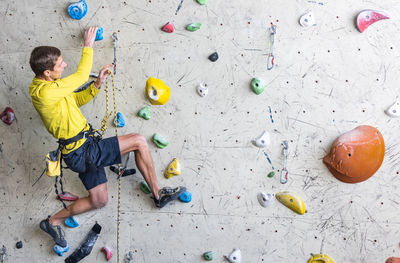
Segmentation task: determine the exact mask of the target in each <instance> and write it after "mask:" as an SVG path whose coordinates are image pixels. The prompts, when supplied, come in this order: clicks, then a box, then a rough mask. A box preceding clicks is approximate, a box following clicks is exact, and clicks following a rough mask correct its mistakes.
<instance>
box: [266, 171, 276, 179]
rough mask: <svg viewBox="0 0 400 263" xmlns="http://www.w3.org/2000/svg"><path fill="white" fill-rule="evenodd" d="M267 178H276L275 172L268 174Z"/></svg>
mask: <svg viewBox="0 0 400 263" xmlns="http://www.w3.org/2000/svg"><path fill="white" fill-rule="evenodd" d="M267 176H268V177H269V178H272V177H274V176H275V172H274V171H271V172H269V173H268V175H267Z"/></svg>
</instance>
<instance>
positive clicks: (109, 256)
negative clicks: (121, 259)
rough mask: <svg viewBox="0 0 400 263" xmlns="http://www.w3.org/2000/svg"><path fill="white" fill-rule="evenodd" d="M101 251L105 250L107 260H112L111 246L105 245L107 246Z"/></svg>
mask: <svg viewBox="0 0 400 263" xmlns="http://www.w3.org/2000/svg"><path fill="white" fill-rule="evenodd" d="M101 251H103V252H104V254H105V256H106V259H107V261H110V259H111V257H112V252H111V249H110V248H109V247H107V246H105V247H102V249H101Z"/></svg>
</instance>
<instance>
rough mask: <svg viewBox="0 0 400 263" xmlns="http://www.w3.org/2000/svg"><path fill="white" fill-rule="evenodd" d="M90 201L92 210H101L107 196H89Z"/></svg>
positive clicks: (106, 200) (105, 203)
mask: <svg viewBox="0 0 400 263" xmlns="http://www.w3.org/2000/svg"><path fill="white" fill-rule="evenodd" d="M90 201H91V202H92V206H93V207H94V208H102V207H104V206H106V205H107V203H108V194H107V193H105V194H104V193H102V194H100V195H94V196H90Z"/></svg>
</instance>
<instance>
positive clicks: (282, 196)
mask: <svg viewBox="0 0 400 263" xmlns="http://www.w3.org/2000/svg"><path fill="white" fill-rule="evenodd" d="M275 197H276V199H278V201H279V202H281V203H282V204H283V205H285V206H286V207H288V208H290V209H292V210H293V211H294V212H296V213H298V214H300V215H303V214H304V213H305V212H306V205H305V204H304V202H303V199H302V198H301V197H300V196H299V195H297V194H294V193H290V192H286V191H285V192H279V193H277V194H276V195H275Z"/></svg>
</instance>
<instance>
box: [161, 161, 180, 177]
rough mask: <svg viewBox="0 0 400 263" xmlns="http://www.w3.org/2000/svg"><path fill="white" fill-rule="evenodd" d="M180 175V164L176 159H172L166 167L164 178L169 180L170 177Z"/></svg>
mask: <svg viewBox="0 0 400 263" xmlns="http://www.w3.org/2000/svg"><path fill="white" fill-rule="evenodd" d="M180 174H181V164H180V163H179V159H178V158H174V159H173V160H172V162H171V163H170V164H169V165H168V167H167V169H166V170H165V173H164V176H165V178H167V179H169V178H171V177H172V176H176V175H180Z"/></svg>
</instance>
